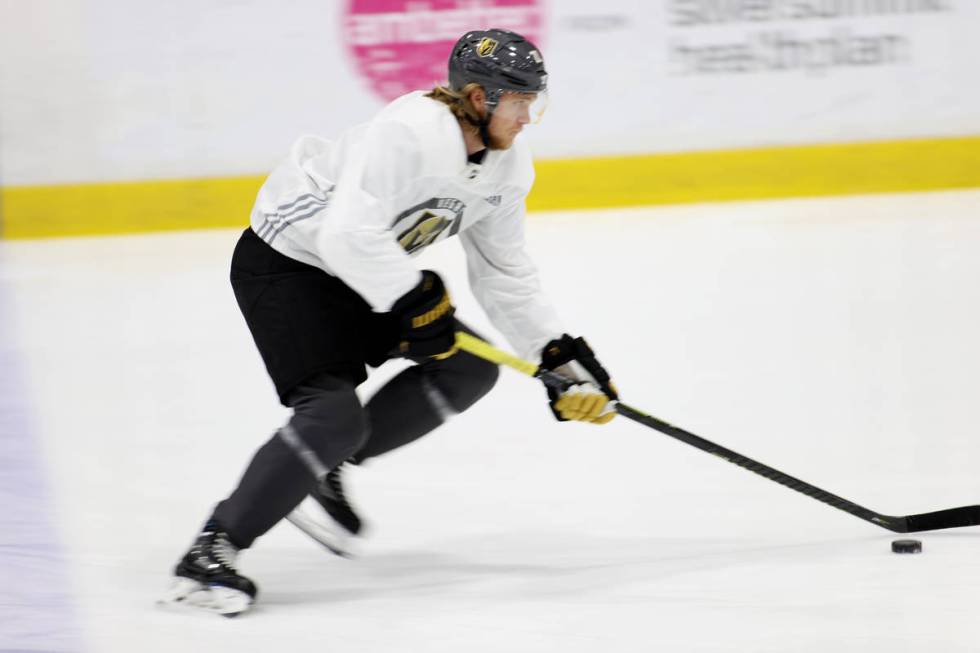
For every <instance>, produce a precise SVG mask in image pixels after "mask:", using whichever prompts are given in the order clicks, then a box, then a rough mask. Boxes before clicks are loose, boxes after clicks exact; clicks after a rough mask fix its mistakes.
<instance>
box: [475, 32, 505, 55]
mask: <svg viewBox="0 0 980 653" xmlns="http://www.w3.org/2000/svg"><path fill="white" fill-rule="evenodd" d="M498 45H500V44H499V43H497V42H496V41H494V40H493V39H492V38H490V37H488V36H485V37H483V39H482V40H481V41H480V45H478V46H476V53H477V54H478V55H480V56H481V57H489V56H490V55H491V54H493V52H494V50H496V49H497V46H498Z"/></svg>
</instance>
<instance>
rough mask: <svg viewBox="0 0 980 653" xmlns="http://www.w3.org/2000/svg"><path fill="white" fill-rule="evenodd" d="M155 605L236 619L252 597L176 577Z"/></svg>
mask: <svg viewBox="0 0 980 653" xmlns="http://www.w3.org/2000/svg"><path fill="white" fill-rule="evenodd" d="M157 603H158V604H159V605H163V606H176V607H182V608H193V609H197V610H206V611H208V612H214V613H217V614H220V615H222V616H223V617H237V616H238V615H240V614H241V613H243V612H245V611H246V610H248V609H249V608H250V607H251V605H252V597H251V596H249V595H248V594H246V593H245V592H241V591H239V590H236V589H232V588H230V587H223V586H221V585H205V584H204V583H199V582H197V581H196V580H191V579H190V578H182V577H178V578H175V579H174V582H173V584H172V585H171V586H170V588H168V589H167V591H166V592H165V593H164V595H163V596H162V597H160V599H159V600H158V601H157Z"/></svg>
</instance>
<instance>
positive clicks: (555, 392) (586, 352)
mask: <svg viewBox="0 0 980 653" xmlns="http://www.w3.org/2000/svg"><path fill="white" fill-rule="evenodd" d="M541 367H542V368H544V369H546V370H551V371H552V372H556V373H558V374H561V375H562V376H565V377H568V378H569V379H571V380H572V381H574V383H573V384H572V385H571V386H569V387H567V388H564V389H559V388H552V387H550V386H548V388H547V389H548V400H549V402H550V403H551V412H553V413H554V414H555V417H556V418H558V420H559V421H562V422H564V421H566V420H578V421H582V422H592V423H593V424H605V423H606V422H608V421H610V420H611V419H612V418H613V417H615V416H616V412H615V411H614V410H610V407H609V406H608V404H609V400H610V399H618V398H619V395H617V394H616V388H615V386H614V385H613V384H612V381H610V380H609V373H608V372H606V370H605V368H604V367H603V366H602V363H600V362H599V361H598V359H596V357H595V354H594V353H592V349H591V348H590V347H589V345H588V343H587V342H585V339H584V338H572V337H571V336H570V335H568V334H567V333H566V334H564V335H562V337H561V338H558V339H557V340H552V341H551V342H549V343H548V344H547V345H545V346H544V349H543V350H542V352H541Z"/></svg>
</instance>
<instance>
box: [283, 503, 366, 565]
mask: <svg viewBox="0 0 980 653" xmlns="http://www.w3.org/2000/svg"><path fill="white" fill-rule="evenodd" d="M286 519H287V520H288V521H289V523H291V524H292V525H293V526H295V527H296V528H298V529H299V530H301V531H303V532H304V533H306V534H307V535H309V536H310V537H311V538H313V540H315V541H316V542H318V543H319V544H320V545H321V546H323V547H324V548H326V549H327V550H328V551H330V552H331V553H333V554H334V555H338V556H340V557H341V558H354V557H357V553H358V544H359V538H358V537H357V536H356V535H353V534H351V533H350V532H349V531H348V530H347V529H345V528H344V527H343V526H341V525H340V524H338V523H337V522H335V521H334V520H333V519H332V518H331V517H330V515H328V514H327V513H326V512H325V511H324V510H323V509H322V508H321V507H320V505H319V504H317V503H316V501H315V500H313V499H310V498H307V499H306V500H304V501H303V503H301V504H300V505H299V506H297V508H296V509H295V510H293V511H292V512H291V513H289V514H288V515H286Z"/></svg>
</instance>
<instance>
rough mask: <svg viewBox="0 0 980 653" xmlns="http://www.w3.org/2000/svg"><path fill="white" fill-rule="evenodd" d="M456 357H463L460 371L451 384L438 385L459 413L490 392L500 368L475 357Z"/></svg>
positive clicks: (453, 377)
mask: <svg viewBox="0 0 980 653" xmlns="http://www.w3.org/2000/svg"><path fill="white" fill-rule="evenodd" d="M457 356H465V359H461V360H460V363H461V365H460V369H459V370H458V371H457V374H455V375H453V376H452V379H451V382H449V383H442V384H440V389H441V390H442V391H443V393H444V394H445V395H446V399H447V400H448V401H449V403H450V404H452V406H453V408H455V409H456V411H457V412H460V413H461V412H463V411H464V410H466V409H467V408H469V407H470V406H472V405H473V404H475V403H476V402H477V401H479V400H480V399H481V398H482V397H483V396H484V395H486V394H487V393H488V392H490V390H491V389H492V388H493V386H494V385H496V383H497V378H498V377H499V376H500V368H498V367H497V366H496V365H495V364H493V363H488V362H487V361H485V360H483V359H482V358H477V357H476V356H470V355H467V354H457Z"/></svg>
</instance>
